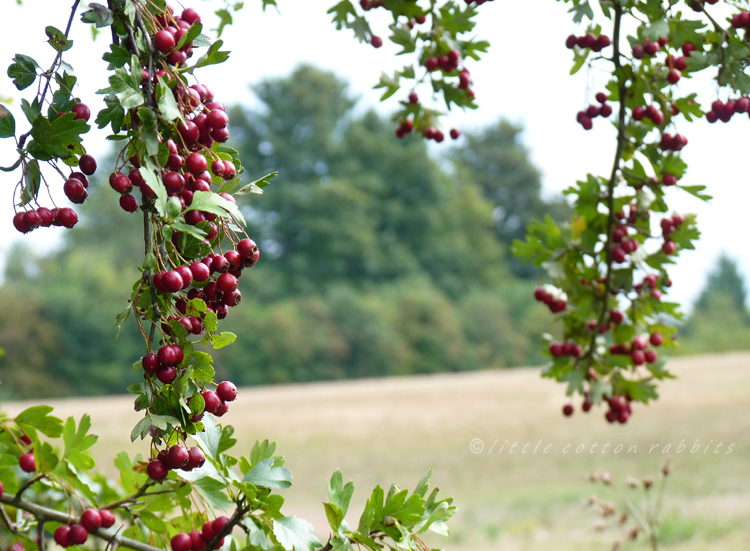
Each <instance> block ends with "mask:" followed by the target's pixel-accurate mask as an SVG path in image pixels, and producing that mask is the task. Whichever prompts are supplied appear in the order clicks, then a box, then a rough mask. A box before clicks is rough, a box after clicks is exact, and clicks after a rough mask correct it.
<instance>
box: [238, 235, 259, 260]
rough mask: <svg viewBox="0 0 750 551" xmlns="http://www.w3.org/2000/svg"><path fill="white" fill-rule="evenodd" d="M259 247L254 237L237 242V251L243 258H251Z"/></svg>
mask: <svg viewBox="0 0 750 551" xmlns="http://www.w3.org/2000/svg"><path fill="white" fill-rule="evenodd" d="M257 249H258V246H257V245H256V244H255V241H253V240H252V239H243V240H242V241H240V242H239V243H237V252H238V253H240V256H241V257H242V258H249V257H251V256H252V255H253V253H254V252H255V251H256V250H257Z"/></svg>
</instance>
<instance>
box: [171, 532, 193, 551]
mask: <svg viewBox="0 0 750 551" xmlns="http://www.w3.org/2000/svg"><path fill="white" fill-rule="evenodd" d="M170 545H171V546H172V551H190V550H191V548H192V546H193V542H192V540H191V539H190V536H189V535H187V534H185V533H183V532H180V533H179V534H177V535H175V536H174V537H173V538H172V540H171V541H170Z"/></svg>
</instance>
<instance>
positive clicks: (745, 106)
mask: <svg viewBox="0 0 750 551" xmlns="http://www.w3.org/2000/svg"><path fill="white" fill-rule="evenodd" d="M736 113H750V98H747V97H742V98H739V99H736V100H733V99H730V100H729V101H728V102H726V103H724V102H723V101H721V100H720V99H717V100H716V101H714V102H713V103H712V104H711V110H710V111H709V112H707V113H706V120H707V121H708V122H710V123H715V122H716V121H717V120H719V121H721V122H729V119H731V118H732V116H733V115H734V114H736Z"/></svg>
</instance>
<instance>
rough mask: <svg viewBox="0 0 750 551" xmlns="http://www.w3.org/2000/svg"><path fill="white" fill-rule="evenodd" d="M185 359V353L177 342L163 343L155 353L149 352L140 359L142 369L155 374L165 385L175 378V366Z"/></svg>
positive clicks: (149, 373)
mask: <svg viewBox="0 0 750 551" xmlns="http://www.w3.org/2000/svg"><path fill="white" fill-rule="evenodd" d="M184 359H185V353H184V352H183V350H182V347H181V346H180V345H179V344H165V345H164V346H162V347H161V348H159V350H158V352H157V353H156V354H154V353H153V352H152V353H149V354H146V355H145V356H143V358H142V359H141V365H142V366H143V371H144V372H145V373H147V374H148V375H156V378H157V379H159V380H160V381H161V382H162V383H164V384H165V385H169V384H172V383H173V382H174V380H175V379H176V378H177V369H176V366H178V365H179V364H181V363H182V362H183V360H184Z"/></svg>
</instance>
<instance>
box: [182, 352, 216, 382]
mask: <svg viewBox="0 0 750 551" xmlns="http://www.w3.org/2000/svg"><path fill="white" fill-rule="evenodd" d="M212 362H213V358H211V355H210V354H206V353H205V352H200V351H194V352H193V353H192V354H191V355H190V361H189V363H188V365H191V366H193V378H194V379H195V381H196V383H201V382H206V383H210V382H212V381H213V380H214V375H215V373H214V368H213V365H211V363H212Z"/></svg>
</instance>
